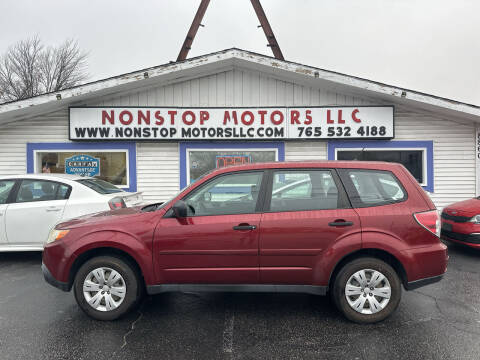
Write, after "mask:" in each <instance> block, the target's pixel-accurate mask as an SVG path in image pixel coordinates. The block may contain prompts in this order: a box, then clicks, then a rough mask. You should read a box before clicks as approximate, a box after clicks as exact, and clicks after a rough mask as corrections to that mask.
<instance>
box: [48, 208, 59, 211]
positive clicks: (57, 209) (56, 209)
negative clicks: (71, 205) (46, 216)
mask: <svg viewBox="0 0 480 360" xmlns="http://www.w3.org/2000/svg"><path fill="white" fill-rule="evenodd" d="M60 210H62V209H60V208H47V209H46V211H49V212H50V211H60Z"/></svg>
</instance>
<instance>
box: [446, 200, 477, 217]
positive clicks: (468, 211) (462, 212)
mask: <svg viewBox="0 0 480 360" xmlns="http://www.w3.org/2000/svg"><path fill="white" fill-rule="evenodd" d="M443 211H445V212H446V213H447V214H448V215H453V216H456V215H458V216H475V215H479V214H480V200H479V199H477V198H473V199H470V200H464V201H460V202H457V203H454V204H451V205H448V206H447V207H446V208H445V209H444V210H443Z"/></svg>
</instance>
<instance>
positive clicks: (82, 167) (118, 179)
mask: <svg viewBox="0 0 480 360" xmlns="http://www.w3.org/2000/svg"><path fill="white" fill-rule="evenodd" d="M35 156H36V161H35V165H36V167H35V173H45V172H47V173H52V174H74V175H81V176H86V177H90V176H95V177H97V178H99V179H102V180H105V181H108V182H110V183H112V184H114V185H117V186H123V187H128V169H127V162H128V153H127V151H126V150H123V151H95V152H92V151H81V152H77V151H48V152H46V151H37V152H36V153H35Z"/></svg>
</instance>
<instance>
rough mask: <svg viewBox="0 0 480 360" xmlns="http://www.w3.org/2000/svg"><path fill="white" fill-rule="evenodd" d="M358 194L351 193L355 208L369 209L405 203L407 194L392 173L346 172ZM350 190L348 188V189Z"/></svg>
mask: <svg viewBox="0 0 480 360" xmlns="http://www.w3.org/2000/svg"><path fill="white" fill-rule="evenodd" d="M345 174H346V175H347V177H348V178H349V179H350V180H351V182H352V184H353V187H354V189H355V190H356V194H354V193H352V191H351V190H350V191H349V194H348V195H349V197H350V199H351V201H352V204H353V206H354V207H369V206H378V205H385V204H390V203H395V202H401V201H404V200H405V199H406V198H407V193H406V191H405V190H404V188H403V187H402V185H401V184H400V182H399V181H398V179H397V178H396V177H395V175H393V174H392V173H391V172H390V171H381V170H353V169H352V170H345ZM347 190H348V187H347Z"/></svg>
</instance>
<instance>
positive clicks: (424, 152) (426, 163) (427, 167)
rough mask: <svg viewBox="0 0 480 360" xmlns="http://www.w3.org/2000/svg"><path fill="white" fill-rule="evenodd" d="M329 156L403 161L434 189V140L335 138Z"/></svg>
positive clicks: (419, 179) (401, 162)
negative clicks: (338, 139)
mask: <svg viewBox="0 0 480 360" xmlns="http://www.w3.org/2000/svg"><path fill="white" fill-rule="evenodd" d="M328 159H329V160H358V161H387V162H395V163H400V164H402V165H403V166H405V167H406V168H407V169H408V170H409V171H410V173H411V174H412V175H413V177H414V178H415V179H417V181H418V182H419V184H420V185H421V186H422V187H423V188H424V189H425V190H427V191H429V192H433V142H432V141H367V142H355V141H331V142H329V144H328Z"/></svg>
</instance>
